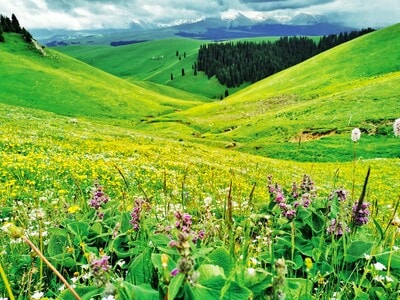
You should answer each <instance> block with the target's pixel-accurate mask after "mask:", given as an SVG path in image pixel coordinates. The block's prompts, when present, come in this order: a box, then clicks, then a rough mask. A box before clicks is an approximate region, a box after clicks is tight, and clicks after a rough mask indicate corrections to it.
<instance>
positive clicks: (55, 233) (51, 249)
mask: <svg viewBox="0 0 400 300" xmlns="http://www.w3.org/2000/svg"><path fill="white" fill-rule="evenodd" d="M49 232H50V239H49V244H48V247H47V252H48V253H49V255H50V256H54V255H58V254H63V253H66V250H67V246H68V245H69V241H68V234H67V233H66V232H65V231H64V230H61V229H58V230H54V229H51V230H49Z"/></svg>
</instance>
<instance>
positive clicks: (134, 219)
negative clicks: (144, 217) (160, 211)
mask: <svg viewBox="0 0 400 300" xmlns="http://www.w3.org/2000/svg"><path fill="white" fill-rule="evenodd" d="M148 208H150V204H149V203H148V202H147V201H146V200H145V199H143V198H142V197H137V198H136V199H135V206H134V207H133V210H132V212H131V220H130V223H131V224H132V226H133V230H135V231H139V229H140V218H141V212H142V210H143V209H148Z"/></svg>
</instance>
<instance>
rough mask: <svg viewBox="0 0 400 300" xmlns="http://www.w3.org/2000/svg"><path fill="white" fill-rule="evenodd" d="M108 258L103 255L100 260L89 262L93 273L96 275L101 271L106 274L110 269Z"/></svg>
mask: <svg viewBox="0 0 400 300" xmlns="http://www.w3.org/2000/svg"><path fill="white" fill-rule="evenodd" d="M109 258H110V257H109V256H107V255H103V256H102V257H101V258H95V259H93V260H92V261H91V262H90V266H91V267H92V271H93V273H95V274H97V273H99V272H101V271H104V272H107V271H108V270H109V269H110V268H111V266H110V264H109V263H108V259H109Z"/></svg>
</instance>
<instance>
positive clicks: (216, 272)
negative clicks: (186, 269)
mask: <svg viewBox="0 0 400 300" xmlns="http://www.w3.org/2000/svg"><path fill="white" fill-rule="evenodd" d="M197 271H198V272H199V273H200V277H199V283H202V282H203V281H205V280H208V279H210V278H212V277H215V276H221V277H222V278H225V274H224V269H222V268H221V267H220V266H216V265H211V264H203V265H201V266H200V267H199V268H198V269H197Z"/></svg>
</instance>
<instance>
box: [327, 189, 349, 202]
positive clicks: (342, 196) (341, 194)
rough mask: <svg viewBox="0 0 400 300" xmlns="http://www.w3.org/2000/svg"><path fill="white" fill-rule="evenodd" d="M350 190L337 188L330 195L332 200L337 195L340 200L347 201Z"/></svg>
mask: <svg viewBox="0 0 400 300" xmlns="http://www.w3.org/2000/svg"><path fill="white" fill-rule="evenodd" d="M348 193H349V192H348V191H346V190H345V189H343V188H340V189H337V190H335V191H333V192H332V193H331V194H330V195H329V198H328V199H329V200H332V199H333V198H334V197H335V196H336V197H337V198H338V200H339V201H346V199H347V194H348Z"/></svg>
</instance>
